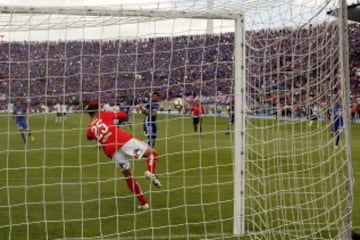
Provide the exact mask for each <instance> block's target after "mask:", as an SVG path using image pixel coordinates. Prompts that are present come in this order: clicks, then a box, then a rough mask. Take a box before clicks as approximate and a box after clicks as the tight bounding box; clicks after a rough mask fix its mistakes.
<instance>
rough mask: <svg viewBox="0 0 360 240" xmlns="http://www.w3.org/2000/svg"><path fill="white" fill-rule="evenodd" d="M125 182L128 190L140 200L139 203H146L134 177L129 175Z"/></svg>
mask: <svg viewBox="0 0 360 240" xmlns="http://www.w3.org/2000/svg"><path fill="white" fill-rule="evenodd" d="M126 183H127V186H128V188H129V190H130V191H132V192H133V193H134V194H135V196H136V197H137V199H138V200H139V201H140V203H141V205H144V204H146V203H147V200H146V198H145V196H144V194H143V193H142V192H141V189H140V187H139V185H138V183H137V182H136V180H135V179H134V177H132V176H130V177H127V178H126Z"/></svg>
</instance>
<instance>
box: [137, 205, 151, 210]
mask: <svg viewBox="0 0 360 240" xmlns="http://www.w3.org/2000/svg"><path fill="white" fill-rule="evenodd" d="M149 208H150V206H149V204H148V203H145V204H144V205H139V206H138V209H139V210H148V209H149Z"/></svg>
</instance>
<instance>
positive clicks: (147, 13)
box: [0, 6, 242, 20]
mask: <svg viewBox="0 0 360 240" xmlns="http://www.w3.org/2000/svg"><path fill="white" fill-rule="evenodd" d="M0 13H1V14H43V15H44V14H46V15H73V16H94V17H97V16H99V17H100V16H102V17H106V16H111V17H145V18H169V16H171V17H172V18H173V19H175V18H193V19H227V20H232V19H236V17H237V16H239V15H242V12H241V11H238V10H236V11H226V10H223V9H222V10H219V11H216V10H208V9H206V8H204V9H203V10H202V11H200V10H198V9H197V10H196V11H195V10H188V9H186V10H173V9H167V10H166V9H160V8H159V9H126V8H124V7H123V6H119V7H117V8H110V7H89V6H78V7H48V6H44V7H36V8H35V7H31V6H0Z"/></svg>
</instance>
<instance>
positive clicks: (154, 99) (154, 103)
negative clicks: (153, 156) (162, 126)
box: [140, 92, 160, 148]
mask: <svg viewBox="0 0 360 240" xmlns="http://www.w3.org/2000/svg"><path fill="white" fill-rule="evenodd" d="M159 100H160V95H159V93H158V92H153V93H152V94H151V98H150V101H149V102H148V103H146V104H145V105H144V106H141V107H140V110H141V112H142V113H143V114H144V115H145V118H144V125H143V130H144V134H145V136H146V137H147V139H148V141H147V143H148V144H149V146H150V147H152V148H153V147H154V146H155V141H156V137H157V124H156V116H157V113H158V111H159V110H160V105H159Z"/></svg>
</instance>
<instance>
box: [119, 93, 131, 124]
mask: <svg viewBox="0 0 360 240" xmlns="http://www.w3.org/2000/svg"><path fill="white" fill-rule="evenodd" d="M118 107H119V111H120V112H126V113H127V118H126V119H125V120H124V121H122V122H121V123H120V125H125V126H129V127H130V130H132V126H131V123H130V119H129V116H130V114H131V105H129V104H128V102H127V101H126V100H125V99H124V98H121V100H120V103H119V106H118Z"/></svg>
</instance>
